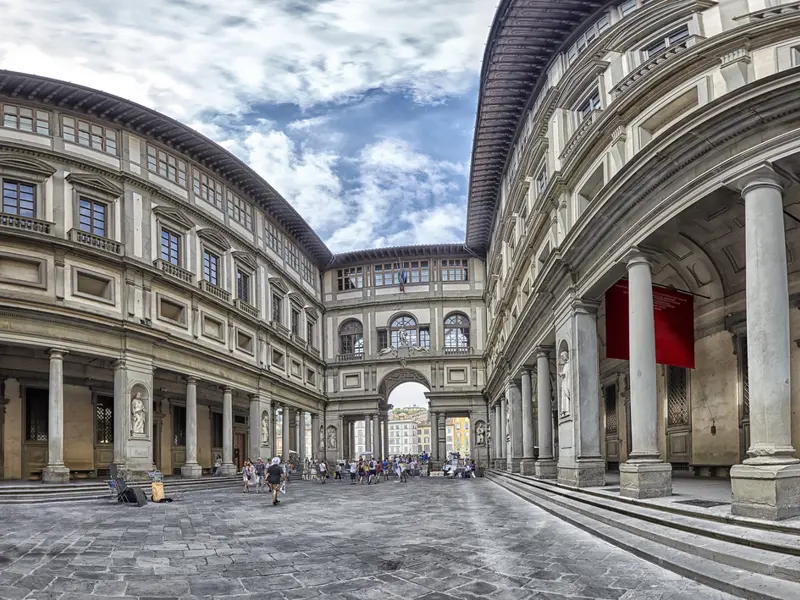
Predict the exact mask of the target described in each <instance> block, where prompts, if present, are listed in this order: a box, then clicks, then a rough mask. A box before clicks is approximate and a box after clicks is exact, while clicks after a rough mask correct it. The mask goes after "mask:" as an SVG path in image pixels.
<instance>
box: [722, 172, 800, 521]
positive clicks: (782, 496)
mask: <svg viewBox="0 0 800 600" xmlns="http://www.w3.org/2000/svg"><path fill="white" fill-rule="evenodd" d="M741 187H742V196H743V197H744V202H745V243H746V266H747V269H746V294H747V360H748V369H749V371H748V376H749V379H748V381H749V385H750V448H749V449H748V451H747V455H748V458H747V459H745V461H744V464H741V465H735V466H734V467H733V468H731V493H732V496H733V503H732V505H731V512H732V513H733V514H735V515H741V516H745V517H754V518H760V519H774V520H777V519H787V518H790V517H795V516H797V515H800V493H798V492H800V461H798V460H797V458H795V449H794V447H793V446H792V430H791V423H792V407H791V383H790V379H791V363H790V346H791V338H790V329H789V286H788V277H787V261H786V233H785V229H784V227H785V223H784V214H783V188H782V185H781V181H780V179H779V178H778V177H777V176H776V174H775V173H774V172H772V170H771V169H768V168H762V169H760V170H759V171H758V172H756V173H753V174H752V175H750V176H748V177H746V178H745V179H744V180H743V181H742V182H741Z"/></svg>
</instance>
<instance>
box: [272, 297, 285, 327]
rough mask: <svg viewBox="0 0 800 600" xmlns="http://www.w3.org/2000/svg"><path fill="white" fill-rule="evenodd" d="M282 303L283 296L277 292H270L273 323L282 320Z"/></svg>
mask: <svg viewBox="0 0 800 600" xmlns="http://www.w3.org/2000/svg"><path fill="white" fill-rule="evenodd" d="M282 304H283V298H282V297H281V296H280V295H278V294H272V320H273V321H274V322H275V323H280V322H281V321H282V320H283V319H282V317H283V313H282V311H281V305H282Z"/></svg>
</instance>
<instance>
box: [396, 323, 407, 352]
mask: <svg viewBox="0 0 800 600" xmlns="http://www.w3.org/2000/svg"><path fill="white" fill-rule="evenodd" d="M397 339H398V343H399V344H400V347H401V348H402V347H403V346H408V332H407V331H406V328H405V327H401V328H400V330H399V331H398V332H397Z"/></svg>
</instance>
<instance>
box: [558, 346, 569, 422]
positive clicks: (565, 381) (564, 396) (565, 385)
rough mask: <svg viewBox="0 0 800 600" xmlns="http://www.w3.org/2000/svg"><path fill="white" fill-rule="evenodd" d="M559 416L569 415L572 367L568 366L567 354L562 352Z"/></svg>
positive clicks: (564, 351)
mask: <svg viewBox="0 0 800 600" xmlns="http://www.w3.org/2000/svg"><path fill="white" fill-rule="evenodd" d="M560 357H561V373H560V376H561V414H562V415H566V414H569V406H570V400H571V399H572V366H571V365H570V364H569V352H567V351H566V350H562V352H561V354H560Z"/></svg>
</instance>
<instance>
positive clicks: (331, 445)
mask: <svg viewBox="0 0 800 600" xmlns="http://www.w3.org/2000/svg"><path fill="white" fill-rule="evenodd" d="M328 450H336V427H334V426H333V425H329V426H328Z"/></svg>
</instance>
